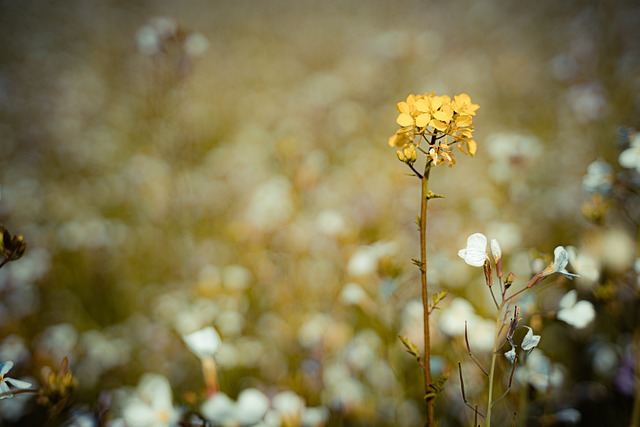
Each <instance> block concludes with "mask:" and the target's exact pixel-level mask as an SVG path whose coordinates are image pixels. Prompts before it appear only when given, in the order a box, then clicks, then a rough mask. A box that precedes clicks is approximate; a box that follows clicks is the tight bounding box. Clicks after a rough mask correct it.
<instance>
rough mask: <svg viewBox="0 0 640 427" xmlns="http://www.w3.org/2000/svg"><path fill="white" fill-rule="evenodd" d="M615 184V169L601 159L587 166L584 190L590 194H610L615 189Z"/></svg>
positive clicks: (583, 183)
mask: <svg viewBox="0 0 640 427" xmlns="http://www.w3.org/2000/svg"><path fill="white" fill-rule="evenodd" d="M613 182H614V176H613V168H612V167H611V166H610V165H609V163H607V162H605V161H604V160H602V159H599V160H596V161H594V162H592V163H591V164H590V165H589V166H587V174H586V175H585V176H584V177H583V178H582V188H583V189H584V191H586V192H587V193H590V194H591V193H601V194H608V193H610V192H611V190H612V189H613Z"/></svg>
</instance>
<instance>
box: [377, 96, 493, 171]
mask: <svg viewBox="0 0 640 427" xmlns="http://www.w3.org/2000/svg"><path fill="white" fill-rule="evenodd" d="M396 107H397V108H398V111H399V112H400V114H399V115H398V118H397V119H396V123H398V124H399V125H400V129H398V130H397V131H396V133H395V134H394V135H393V136H392V137H391V138H389V145H390V146H391V147H397V148H401V149H402V150H398V151H397V155H398V159H400V160H401V161H402V162H404V163H407V164H409V165H412V164H413V163H414V162H415V161H416V158H417V153H416V147H418V148H419V149H420V151H422V152H424V153H425V154H427V155H428V156H429V158H430V159H431V161H432V162H433V163H434V164H436V165H437V164H440V163H445V162H446V163H448V164H449V165H450V166H451V165H453V164H454V163H455V161H454V159H453V156H452V153H451V147H452V146H453V145H457V147H458V148H459V149H460V150H461V151H462V152H463V153H465V154H470V155H472V156H473V155H474V154H475V153H476V142H475V141H474V140H473V116H475V115H476V110H477V109H478V108H480V106H479V105H478V104H473V103H472V102H471V98H470V97H469V95H467V94H466V93H461V94H460V95H456V96H454V97H453V100H451V98H450V97H448V96H446V95H443V96H437V95H436V94H435V93H431V94H428V93H425V94H424V95H409V96H408V97H407V99H406V101H401V102H398V103H397V104H396ZM422 140H424V141H426V143H427V144H428V147H424V145H423V147H420V143H421V142H422Z"/></svg>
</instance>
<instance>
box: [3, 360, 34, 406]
mask: <svg viewBox="0 0 640 427" xmlns="http://www.w3.org/2000/svg"><path fill="white" fill-rule="evenodd" d="M11 368H13V362H12V361H10V360H9V361H8V362H5V363H3V364H0V399H6V398H8V397H13V394H12V393H11V389H9V384H11V385H12V386H14V387H15V388H18V389H21V390H26V389H28V388H29V387H31V383H28V382H26V381H22V380H16V379H15V378H9V377H7V376H6V375H7V372H9V371H10V370H11Z"/></svg>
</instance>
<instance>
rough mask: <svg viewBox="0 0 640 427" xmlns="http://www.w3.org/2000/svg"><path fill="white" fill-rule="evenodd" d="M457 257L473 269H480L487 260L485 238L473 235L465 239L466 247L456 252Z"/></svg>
mask: <svg viewBox="0 0 640 427" xmlns="http://www.w3.org/2000/svg"><path fill="white" fill-rule="evenodd" d="M458 256H459V257H460V258H462V259H464V261H465V262H466V263H467V264H469V265H471V266H473V267H482V266H483V265H484V262H485V260H486V259H487V238H486V237H485V236H484V234H482V233H475V234H472V235H471V236H469V238H468V239H467V247H466V248H464V249H461V250H460V251H458Z"/></svg>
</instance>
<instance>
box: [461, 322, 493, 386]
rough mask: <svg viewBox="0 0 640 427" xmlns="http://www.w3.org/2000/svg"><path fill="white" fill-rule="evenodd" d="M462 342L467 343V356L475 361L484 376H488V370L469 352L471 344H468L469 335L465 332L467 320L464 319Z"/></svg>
mask: <svg viewBox="0 0 640 427" xmlns="http://www.w3.org/2000/svg"><path fill="white" fill-rule="evenodd" d="M464 342H465V343H466V344H467V351H468V352H469V357H470V358H471V360H473V361H474V362H475V364H476V365H478V368H480V370H481V371H482V372H483V373H484V374H485V375H486V376H489V372H487V370H486V369H484V368H483V367H482V365H481V364H480V362H478V361H477V360H476V358H475V357H474V356H473V353H472V352H471V346H470V345H469V335H468V334H467V321H466V320H465V321H464Z"/></svg>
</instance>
